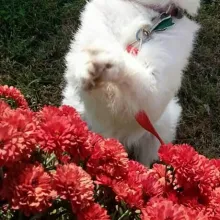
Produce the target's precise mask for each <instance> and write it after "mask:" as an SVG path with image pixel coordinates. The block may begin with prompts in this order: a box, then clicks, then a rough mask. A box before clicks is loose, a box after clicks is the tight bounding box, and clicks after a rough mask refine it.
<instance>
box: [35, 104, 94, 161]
mask: <svg viewBox="0 0 220 220" xmlns="http://www.w3.org/2000/svg"><path fill="white" fill-rule="evenodd" d="M68 113H71V114H70V115H68ZM38 118H39V120H40V121H41V123H40V124H39V130H38V135H37V140H38V142H39V144H40V146H41V149H43V150H44V151H45V152H48V153H52V152H54V153H55V154H56V155H57V157H58V158H61V157H62V155H63V154H64V153H68V154H69V155H70V156H71V158H72V159H73V161H74V162H78V161H79V160H80V159H81V160H84V159H86V158H87V157H88V156H89V155H90V153H91V151H92V147H91V145H90V144H89V142H88V136H89V131H88V127H87V125H86V123H85V122H83V121H82V120H81V119H80V118H79V116H78V114H76V112H75V110H74V109H71V108H70V107H66V106H62V107H60V108H59V109H58V108H55V107H45V108H44V109H43V110H42V111H41V112H40V113H39V114H38Z"/></svg>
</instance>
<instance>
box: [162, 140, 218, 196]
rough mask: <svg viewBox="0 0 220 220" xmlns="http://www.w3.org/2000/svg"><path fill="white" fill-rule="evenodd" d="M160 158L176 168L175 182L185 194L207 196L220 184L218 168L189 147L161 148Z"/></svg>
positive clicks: (171, 146) (168, 146)
mask: <svg viewBox="0 0 220 220" xmlns="http://www.w3.org/2000/svg"><path fill="white" fill-rule="evenodd" d="M183 155H184V156H183ZM159 156H160V158H161V159H162V160H163V161H164V162H165V163H167V164H169V165H171V166H172V167H173V168H174V171H175V181H176V183H177V184H178V185H180V186H182V187H183V188H184V192H185V193H187V191H188V194H191V195H192V193H193V195H195V193H196V194H197V195H198V196H199V195H202V196H207V195H210V194H211V192H212V190H213V188H214V187H215V186H216V184H217V183H218V182H219V172H218V168H217V167H216V166H215V165H214V164H213V163H212V161H210V160H208V159H207V158H205V157H204V156H202V155H199V154H198V153H197V152H196V151H195V150H194V149H193V147H191V146H189V145H186V144H183V145H174V146H173V145H167V146H165V145H164V146H161V148H160V149H159Z"/></svg>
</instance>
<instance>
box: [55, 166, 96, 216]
mask: <svg viewBox="0 0 220 220" xmlns="http://www.w3.org/2000/svg"><path fill="white" fill-rule="evenodd" d="M53 177H54V187H55V189H56V190H57V193H58V196H60V197H61V198H62V199H67V200H69V201H70V202H71V205H72V209H73V211H74V212H77V211H79V210H81V209H84V208H86V207H88V206H89V205H90V204H91V202H93V200H94V198H93V190H94V185H93V181H92V180H91V177H90V175H89V174H88V173H86V172H85V171H84V170H83V169H82V168H81V167H78V166H76V165H75V164H73V163H71V164H68V165H63V166H61V165H59V166H58V167H57V170H56V173H55V174H54V176H53Z"/></svg>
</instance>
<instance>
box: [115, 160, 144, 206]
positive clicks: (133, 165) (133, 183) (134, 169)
mask: <svg viewBox="0 0 220 220" xmlns="http://www.w3.org/2000/svg"><path fill="white" fill-rule="evenodd" d="M146 174H147V169H146V168H145V167H144V166H143V165H141V164H139V163H138V162H135V161H129V163H128V172H127V175H126V176H125V177H124V178H123V179H122V180H114V181H113V182H112V189H113V191H114V192H115V194H116V200H119V201H124V202H126V203H127V204H128V205H129V206H130V207H138V208H141V207H142V206H143V204H144V200H143V185H142V179H143V178H144V176H145V175H146Z"/></svg>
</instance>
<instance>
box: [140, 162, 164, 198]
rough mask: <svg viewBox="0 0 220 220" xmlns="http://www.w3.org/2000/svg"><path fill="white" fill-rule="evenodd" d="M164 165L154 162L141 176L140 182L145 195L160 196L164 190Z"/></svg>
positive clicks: (149, 196)
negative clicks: (151, 167)
mask: <svg viewBox="0 0 220 220" xmlns="http://www.w3.org/2000/svg"><path fill="white" fill-rule="evenodd" d="M166 178H167V175H166V167H165V166H164V165H161V164H154V167H153V169H151V170H149V171H148V172H147V175H145V176H144V177H143V180H142V184H143V190H144V193H145V196H146V197H147V198H151V197H153V196H160V195H162V194H164V192H166V186H167V185H166Z"/></svg>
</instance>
